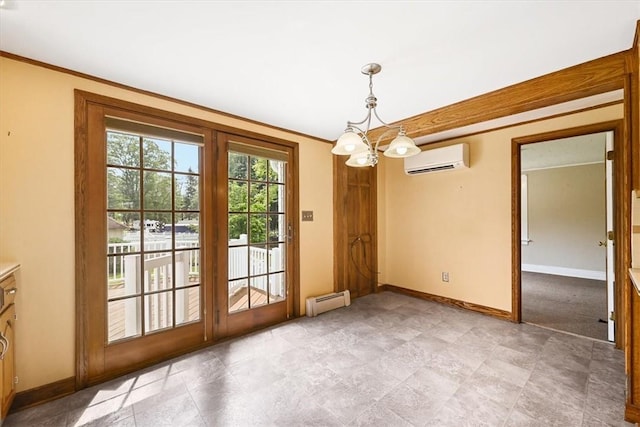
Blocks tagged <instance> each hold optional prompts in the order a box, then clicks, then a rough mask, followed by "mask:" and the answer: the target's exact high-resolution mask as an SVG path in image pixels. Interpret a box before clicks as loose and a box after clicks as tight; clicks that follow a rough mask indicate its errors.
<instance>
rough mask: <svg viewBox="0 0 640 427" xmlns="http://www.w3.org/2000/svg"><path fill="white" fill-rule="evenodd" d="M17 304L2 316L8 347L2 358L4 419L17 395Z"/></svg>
mask: <svg viewBox="0 0 640 427" xmlns="http://www.w3.org/2000/svg"><path fill="white" fill-rule="evenodd" d="M15 313H16V310H15V305H13V304H12V305H11V306H10V307H9V308H7V309H6V310H5V312H4V313H2V316H0V331H1V332H2V336H3V337H4V338H5V339H6V341H7V343H8V347H7V348H6V350H5V351H4V356H3V357H2V360H0V364H1V365H2V418H3V419H4V418H5V417H6V415H7V413H8V412H9V407H10V406H11V402H13V397H14V396H15V382H14V380H13V378H14V377H15V372H14V369H15V368H14V363H15V358H14V355H15V329H14V326H15V323H14V322H15Z"/></svg>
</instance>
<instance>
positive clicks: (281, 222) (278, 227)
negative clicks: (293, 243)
mask: <svg viewBox="0 0 640 427" xmlns="http://www.w3.org/2000/svg"><path fill="white" fill-rule="evenodd" d="M268 219H269V242H284V240H285V239H286V238H287V225H286V223H285V217H284V214H280V215H269V216H268Z"/></svg>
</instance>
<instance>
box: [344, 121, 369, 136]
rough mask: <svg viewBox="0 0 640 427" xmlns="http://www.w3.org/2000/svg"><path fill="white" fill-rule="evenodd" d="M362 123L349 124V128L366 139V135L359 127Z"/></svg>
mask: <svg viewBox="0 0 640 427" xmlns="http://www.w3.org/2000/svg"><path fill="white" fill-rule="evenodd" d="M359 124H360V123H353V122H347V126H349V127H350V128H351V129H355V130H357V131H358V133H359V134H361V135H364V136H365V137H366V133H365V132H364V131H363V130H362V129H360V128H359V127H358V126H356V125H359Z"/></svg>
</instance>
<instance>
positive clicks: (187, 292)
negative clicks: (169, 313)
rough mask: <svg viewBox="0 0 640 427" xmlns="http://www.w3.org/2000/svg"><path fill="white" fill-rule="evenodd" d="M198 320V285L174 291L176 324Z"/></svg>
mask: <svg viewBox="0 0 640 427" xmlns="http://www.w3.org/2000/svg"><path fill="white" fill-rule="evenodd" d="M196 320H200V287H199V286H196V287H194V288H187V289H178V290H177V291H176V325H180V324H183V323H189V322H195V321H196Z"/></svg>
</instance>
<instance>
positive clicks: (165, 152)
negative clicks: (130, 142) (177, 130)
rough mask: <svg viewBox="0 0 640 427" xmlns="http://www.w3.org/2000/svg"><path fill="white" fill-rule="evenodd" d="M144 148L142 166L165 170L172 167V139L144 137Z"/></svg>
mask: <svg viewBox="0 0 640 427" xmlns="http://www.w3.org/2000/svg"><path fill="white" fill-rule="evenodd" d="M142 149H143V154H142V159H143V163H142V166H143V167H144V168H145V169H159V170H164V171H170V170H171V169H172V167H171V165H172V161H171V141H167V140H164V139H158V138H143V140H142Z"/></svg>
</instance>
